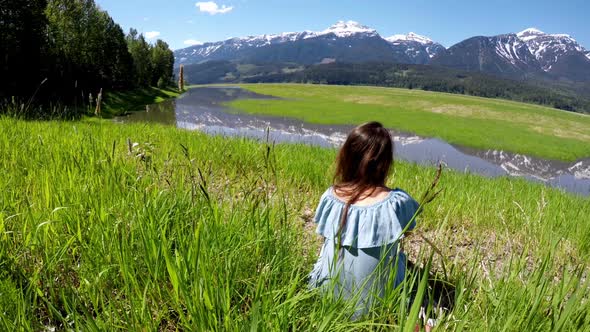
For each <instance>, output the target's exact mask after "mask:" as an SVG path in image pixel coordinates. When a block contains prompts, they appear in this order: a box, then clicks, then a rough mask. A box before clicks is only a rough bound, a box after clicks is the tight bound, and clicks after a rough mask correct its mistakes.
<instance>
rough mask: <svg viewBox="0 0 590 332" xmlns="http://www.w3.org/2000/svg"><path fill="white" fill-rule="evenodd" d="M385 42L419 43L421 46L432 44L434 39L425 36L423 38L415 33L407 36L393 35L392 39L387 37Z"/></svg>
mask: <svg viewBox="0 0 590 332" xmlns="http://www.w3.org/2000/svg"><path fill="white" fill-rule="evenodd" d="M385 40H387V41H388V42H390V43H393V42H396V41H406V40H408V41H415V42H418V43H420V44H431V43H432V42H433V41H432V39H430V38H428V37H425V36H421V35H419V34H417V33H413V32H410V33H408V34H407V35H393V36H391V37H387V38H385Z"/></svg>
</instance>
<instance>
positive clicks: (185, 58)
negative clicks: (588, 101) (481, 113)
mask: <svg viewBox="0 0 590 332" xmlns="http://www.w3.org/2000/svg"><path fill="white" fill-rule="evenodd" d="M174 54H175V61H176V66H178V65H180V64H196V63H202V62H206V61H210V60H228V61H239V62H246V63H277V62H278V63H285V62H289V63H298V64H305V65H308V64H317V63H325V62H334V61H336V62H348V63H364V62H395V63H403V64H430V65H437V66H445V67H451V68H456V69H461V70H468V71H479V72H484V73H488V74H494V75H499V76H503V77H508V78H513V79H514V78H515V79H528V78H531V77H535V78H545V79H547V78H555V79H565V80H570V81H586V82H588V81H590V50H586V49H584V47H582V46H581V45H580V44H579V43H578V42H576V40H575V39H574V38H572V37H571V36H569V35H566V34H547V33H544V32H542V31H540V30H538V29H534V28H529V29H526V30H523V31H521V32H519V33H509V34H503V35H497V36H491V37H484V36H477V37H472V38H469V39H466V40H464V41H462V42H460V43H457V44H455V45H453V46H452V47H450V48H449V49H445V48H444V46H442V45H441V44H439V43H436V42H434V41H432V40H431V39H430V38H428V37H425V36H421V35H418V34H416V33H412V32H410V33H408V34H406V35H400V34H398V35H393V36H391V37H388V38H382V37H381V36H380V35H379V33H377V31H376V30H375V29H372V28H369V27H367V26H364V25H362V24H360V23H358V22H354V21H346V22H345V21H339V22H337V23H336V24H334V25H332V26H330V27H329V28H327V29H325V30H322V31H302V32H285V33H280V34H264V35H260V36H248V37H242V38H230V39H227V40H224V41H219V42H210V43H205V44H202V45H194V46H191V47H188V48H184V49H180V50H177V51H176V52H175V53H174Z"/></svg>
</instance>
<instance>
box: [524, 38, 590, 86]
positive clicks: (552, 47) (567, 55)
mask: <svg viewBox="0 0 590 332" xmlns="http://www.w3.org/2000/svg"><path fill="white" fill-rule="evenodd" d="M517 35H518V37H519V38H520V39H521V40H523V41H524V42H525V43H526V44H527V46H528V48H529V50H530V51H531V53H532V54H533V55H534V56H535V58H537V60H538V61H539V63H540V64H541V67H542V69H543V70H544V71H545V72H547V73H550V74H552V75H553V76H557V77H563V78H569V79H574V80H590V57H589V56H588V55H589V53H588V51H587V50H585V49H584V47H582V45H580V44H579V43H578V42H577V41H576V40H575V39H574V38H572V37H571V36H570V35H566V34H547V33H544V32H543V31H541V30H538V29H535V28H529V29H526V30H523V31H521V32H519V33H518V34H517Z"/></svg>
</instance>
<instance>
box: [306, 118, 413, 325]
mask: <svg viewBox="0 0 590 332" xmlns="http://www.w3.org/2000/svg"><path fill="white" fill-rule="evenodd" d="M392 163H393V142H392V140H391V136H390V134H389V132H388V131H387V129H385V128H384V127H383V126H382V125H381V124H380V123H378V122H369V123H366V124H363V125H361V126H359V127H357V128H355V129H354V130H352V132H350V134H349V135H348V137H347V139H346V142H345V143H344V145H343V146H342V148H341V149H340V152H339V153H338V157H337V161H336V174H335V176H334V185H333V186H332V187H330V188H329V189H328V190H327V191H326V192H325V193H324V194H323V195H322V197H321V199H320V203H319V206H318V208H317V210H316V215H315V221H316V223H318V227H317V233H318V234H320V235H322V236H323V237H324V238H325V242H324V245H323V247H322V250H321V253H320V257H319V259H318V261H317V263H316V264H315V266H314V269H313V271H312V272H311V275H310V284H311V286H312V287H322V289H323V290H333V291H334V295H335V296H342V297H343V298H345V299H352V300H354V301H356V303H358V304H359V306H358V308H357V310H356V311H355V314H354V316H353V318H356V317H358V316H360V315H362V314H364V313H367V312H368V310H369V309H370V306H371V303H372V302H373V299H374V298H375V297H382V296H383V294H384V290H385V289H386V288H395V287H397V286H398V285H399V284H400V283H401V282H402V281H403V279H404V276H405V272H406V258H405V255H404V254H403V253H402V252H401V251H400V252H398V242H399V240H400V239H401V238H402V237H403V234H404V233H405V232H406V231H409V230H411V229H412V228H414V226H415V224H416V223H415V221H414V220H413V217H414V214H415V213H416V211H417V210H418V206H419V204H418V203H417V202H416V201H415V200H414V199H413V198H412V197H410V195H408V194H407V193H406V192H404V191H403V190H401V189H390V188H388V187H387V186H386V185H385V183H386V180H387V176H388V174H389V171H390V168H391V165H392Z"/></svg>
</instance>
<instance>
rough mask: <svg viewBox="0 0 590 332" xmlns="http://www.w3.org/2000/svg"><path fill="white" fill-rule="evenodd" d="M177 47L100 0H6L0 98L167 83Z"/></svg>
mask: <svg viewBox="0 0 590 332" xmlns="http://www.w3.org/2000/svg"><path fill="white" fill-rule="evenodd" d="M173 66H174V54H173V52H172V51H171V50H170V48H169V47H168V45H167V44H166V43H165V42H164V41H162V40H158V41H156V42H155V43H154V44H153V45H152V44H150V43H148V41H147V40H146V38H145V37H144V36H143V35H142V34H139V33H138V32H137V30H134V29H131V30H130V31H129V33H128V34H127V35H125V33H124V32H123V30H122V28H121V26H119V25H118V24H117V23H115V22H114V20H113V19H112V18H111V17H110V16H109V14H108V13H107V12H106V11H104V10H102V9H100V8H99V7H98V6H97V5H96V3H95V2H94V0H0V77H1V79H0V100H6V99H13V98H16V99H20V100H30V99H32V98H33V97H35V102H38V103H43V102H49V101H51V102H52V103H55V102H59V103H64V104H71V103H73V102H76V103H77V102H82V103H85V102H88V101H89V96H91V95H94V96H96V95H97V94H98V92H99V91H100V89H106V90H130V89H134V88H140V87H147V86H156V85H158V86H161V87H163V86H166V85H169V84H171V83H172V79H173V73H172V70H173Z"/></svg>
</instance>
